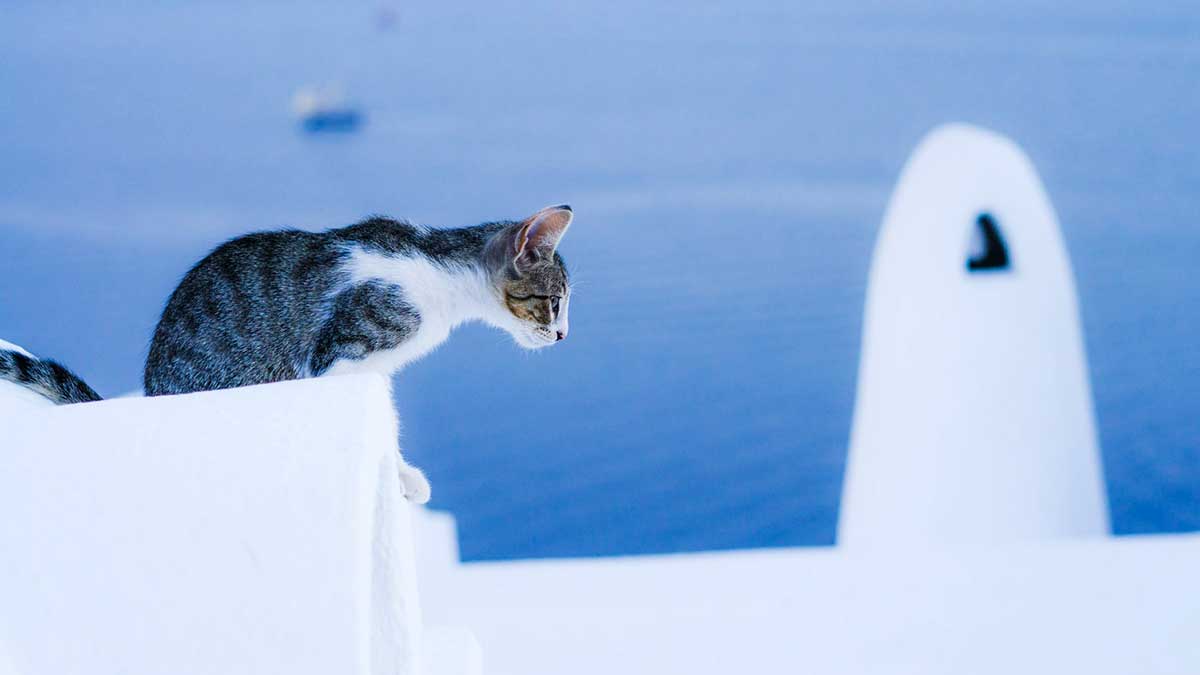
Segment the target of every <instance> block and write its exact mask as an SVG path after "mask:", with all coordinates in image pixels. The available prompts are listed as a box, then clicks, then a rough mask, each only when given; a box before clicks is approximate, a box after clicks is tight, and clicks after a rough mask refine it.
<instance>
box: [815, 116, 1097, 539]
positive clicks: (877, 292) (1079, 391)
mask: <svg viewBox="0 0 1200 675" xmlns="http://www.w3.org/2000/svg"><path fill="white" fill-rule="evenodd" d="M981 212H987V213H990V214H992V215H993V216H994V217H995V220H996V222H997V223H998V225H999V228H1000V230H1001V233H1002V235H1003V237H1004V238H1005V239H1006V241H1007V245H1008V251H1009V254H1010V257H1011V261H1012V267H1011V269H1010V270H1009V271H995V272H980V273H974V274H971V273H968V271H967V268H966V261H967V257H968V252H969V250H970V248H971V239H972V236H973V233H974V231H975V229H976V224H975V221H976V218H977V216H978V215H979V214H980V213H981ZM845 480H846V483H845V493H844V495H843V498H842V507H841V509H842V510H841V516H840V522H839V528H838V543H839V544H840V545H842V546H848V547H849V546H853V547H856V548H857V547H861V546H880V547H887V548H889V549H894V548H899V547H910V546H922V545H927V544H936V543H967V542H988V543H1000V542H1015V541H1020V540H1028V539H1046V538H1059V537H1068V536H1101V535H1104V534H1106V533H1107V532H1108V531H1109V527H1108V517H1107V505H1106V499H1105V494H1104V483H1103V476H1102V473H1101V468H1100V454H1099V447H1098V445H1097V440H1096V429H1095V422H1094V420H1093V412H1092V399H1091V389H1090V385H1089V383H1088V374H1087V363H1086V359H1085V357H1084V347H1083V339H1082V335H1081V332H1080V328H1079V312H1078V303H1077V300H1076V295H1075V284H1074V280H1073V277H1072V273H1071V266H1070V261H1069V260H1068V258H1067V253H1066V249H1065V247H1064V245H1063V240H1062V236H1061V234H1060V232H1059V227H1058V222H1057V219H1056V218H1055V215H1054V211H1053V208H1052V207H1051V205H1050V202H1049V200H1048V199H1047V197H1046V193H1045V191H1044V190H1043V189H1042V185H1041V182H1040V181H1039V180H1038V177H1037V174H1036V172H1035V171H1034V168H1033V166H1032V165H1031V164H1030V162H1029V160H1028V158H1027V157H1026V156H1025V154H1024V153H1023V152H1022V151H1021V150H1020V149H1019V148H1018V147H1017V146H1016V145H1014V144H1013V143H1012V142H1011V141H1009V140H1007V139H1005V138H1003V137H1001V136H999V135H997V134H994V133H991V132H988V131H984V130H982V129H978V128H974V127H969V126H966V125H949V126H945V127H941V128H939V129H936V130H935V131H933V132H932V133H931V134H929V136H928V137H926V139H925V140H924V141H923V142H922V143H921V144H920V146H919V147H918V148H917V150H916V151H915V152H914V153H913V156H912V158H911V159H910V160H909V161H908V163H907V165H906V166H905V168H904V171H903V173H902V174H901V176H900V180H899V184H898V185H897V187H896V190H895V192H894V193H893V196H892V199H891V202H890V204H889V205H888V208H887V213H886V215H885V217H884V221H883V225H882V227H881V229H880V232H879V239H878V242H877V244H876V248H875V253H874V258H873V261H872V266H871V272H870V280H869V285H868V289H867V300H866V310H865V317H864V327H863V343H862V357H861V362H860V366H859V376H858V393H857V402H856V406H855V411H854V422H853V429H852V431H851V438H850V455H849V460H848V465H847V469H846V479H845Z"/></svg>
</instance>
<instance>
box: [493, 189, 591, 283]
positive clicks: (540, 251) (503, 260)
mask: <svg viewBox="0 0 1200 675" xmlns="http://www.w3.org/2000/svg"><path fill="white" fill-rule="evenodd" d="M572 217H574V214H573V213H572V212H571V207H570V206H567V205H566V204H560V205H559V206H547V207H546V208H544V209H542V210H541V211H538V212H537V213H535V214H533V215H532V216H529V217H528V218H526V219H525V220H522V221H521V222H519V223H516V224H514V225H511V226H509V227H508V228H506V229H504V230H503V231H502V232H500V233H498V234H496V235H495V236H494V237H493V238H492V241H490V242H488V247H487V250H488V258H489V260H490V261H491V262H492V263H493V264H494V265H498V266H507V265H510V264H511V265H513V266H515V267H516V268H517V270H518V271H519V270H520V269H521V268H522V267H529V266H531V265H533V264H534V263H536V262H538V261H539V260H543V259H545V258H549V257H551V256H553V255H554V250H555V249H556V248H558V242H559V241H560V240H561V239H562V236H563V235H564V234H566V232H567V228H568V227H570V226H571V219H572Z"/></svg>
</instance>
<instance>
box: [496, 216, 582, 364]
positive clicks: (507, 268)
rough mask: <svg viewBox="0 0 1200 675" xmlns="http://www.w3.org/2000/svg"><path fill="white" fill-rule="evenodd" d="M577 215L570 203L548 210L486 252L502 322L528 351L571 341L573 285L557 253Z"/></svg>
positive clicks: (511, 229) (506, 232) (505, 232)
mask: <svg viewBox="0 0 1200 675" xmlns="http://www.w3.org/2000/svg"><path fill="white" fill-rule="evenodd" d="M573 215H574V214H572V212H571V207H570V206H567V205H566V204H563V205H560V206H548V207H546V208H544V209H542V210H541V211H538V212H537V213H535V214H533V215H532V216H530V217H528V218H526V219H525V220H522V221H520V222H516V223H511V224H509V225H506V226H505V227H504V229H502V230H500V231H499V232H497V233H496V234H494V235H492V237H491V239H490V240H489V241H488V243H487V246H486V247H485V249H484V260H485V263H486V265H487V268H488V271H489V272H490V274H491V282H492V286H493V289H494V291H495V295H496V299H497V301H498V302H500V304H501V307H500V308H498V312H497V315H496V316H497V321H496V323H497V324H499V326H500V327H501V328H503V329H505V330H506V331H508V332H509V334H510V335H512V337H513V340H515V341H516V342H517V344H519V345H521V346H522V347H525V348H526V349H540V348H542V347H548V346H550V345H552V344H554V343H555V342H558V341H559V340H562V339H564V338H566V337H567V330H568V323H567V309H568V307H569V306H570V304H571V285H570V283H569V281H568V279H567V268H566V266H565V265H564V264H563V260H562V257H561V256H560V255H558V253H557V252H556V251H555V249H557V248H558V242H559V241H560V240H562V236H563V235H564V234H566V232H567V228H568V227H570V225H571V218H572V216H573Z"/></svg>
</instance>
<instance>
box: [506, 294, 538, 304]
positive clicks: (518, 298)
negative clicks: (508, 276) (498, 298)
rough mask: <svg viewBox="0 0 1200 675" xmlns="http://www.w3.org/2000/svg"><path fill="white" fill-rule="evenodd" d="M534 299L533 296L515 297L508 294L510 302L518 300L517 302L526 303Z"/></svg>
mask: <svg viewBox="0 0 1200 675" xmlns="http://www.w3.org/2000/svg"><path fill="white" fill-rule="evenodd" d="M532 297H533V296H532V295H513V294H512V293H509V294H508V299H509V300H516V301H517V302H525V301H527V300H529V299H531V298H532Z"/></svg>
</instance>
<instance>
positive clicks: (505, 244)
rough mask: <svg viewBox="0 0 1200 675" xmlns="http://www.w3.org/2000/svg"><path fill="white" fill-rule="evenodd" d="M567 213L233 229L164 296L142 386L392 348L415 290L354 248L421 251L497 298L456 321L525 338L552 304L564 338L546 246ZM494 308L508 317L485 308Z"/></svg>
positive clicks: (407, 323) (291, 373)
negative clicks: (460, 223) (458, 223)
mask: <svg viewBox="0 0 1200 675" xmlns="http://www.w3.org/2000/svg"><path fill="white" fill-rule="evenodd" d="M570 216H571V212H570V208H569V207H551V208H550V209H543V210H542V211H539V212H538V214H535V215H534V216H531V217H530V218H528V219H525V220H522V221H500V222H492V223H485V224H482V225H476V226H472V227H462V228H455V229H431V228H426V227H419V226H415V225H412V224H409V223H406V222H401V221H396V220H390V219H387V218H371V219H369V220H365V221H363V222H360V223H357V224H355V225H350V226H348V227H343V228H338V229H333V230H328V231H325V232H302V231H298V230H281V231H276V232H264V233H258V234H251V235H247V236H243V237H239V238H237V239H234V240H232V241H230V242H227V243H225V244H223V245H222V246H220V247H218V248H217V249H216V250H214V251H213V252H212V253H210V254H209V255H208V256H207V257H205V258H204V259H203V260H201V261H200V262H199V263H198V264H197V265H196V266H195V267H193V268H192V269H191V271H189V272H188V273H187V275H186V276H185V277H184V279H183V281H182V282H181V283H180V284H179V287H178V288H177V289H176V290H175V292H174V293H173V294H172V295H171V297H170V299H169V300H168V302H167V305H166V308H165V310H164V311H163V314H162V318H161V320H160V321H159V323H158V327H157V329H156V330H155V332H154V337H153V340H152V342H151V345H150V352H149V356H148V358H147V361H146V369H145V390H146V394H147V395H149V396H156V395H162V394H180V393H187V392H193V391H202V390H210V389H224V388H229V387H239V386H245V385H252V384H262V383H267V382H277V381H282V380H293V379H298V378H304V377H316V376H320V375H323V374H326V373H328V372H330V371H331V368H333V366H334V365H335V364H338V363H343V364H345V363H353V362H361V361H364V360H365V359H367V358H368V357H369V356H371V355H373V354H378V353H382V352H388V351H389V350H392V351H394V350H397V349H399V348H401V347H403V346H404V345H405V344H406V343H408V342H409V341H410V340H412V339H413V338H414V336H415V335H416V334H417V333H418V332H419V331H421V330H422V329H423V328H425V326H424V325H423V317H422V311H421V308H420V307H418V306H417V302H416V296H415V295H414V293H415V292H416V291H415V290H414V289H412V288H406V287H405V285H404V282H403V280H397V279H392V278H369V279H360V278H357V277H356V276H355V269H354V264H353V263H354V261H355V255H359V256H363V255H365V256H368V257H371V259H372V260H376V261H382V262H381V263H380V264H381V265H383V266H384V267H386V266H387V265H388V264H389V263H396V264H403V263H404V262H405V261H426V262H428V263H429V264H430V266H431V267H432V268H434V269H436V270H440V272H439V273H444V274H445V275H448V276H451V275H459V276H462V275H468V276H470V275H473V276H470V278H472V279H473V278H476V277H478V278H479V279H483V280H485V281H484V283H485V284H487V285H489V293H490V295H491V296H494V304H495V305H496V308H482V309H479V310H478V311H476V312H475V314H478V316H476V315H472V316H464V317H461V320H469V319H483V320H485V321H489V323H494V324H496V325H501V327H502V328H505V329H507V330H509V331H510V332H513V333H514V338H518V337H519V339H518V342H520V343H521V344H523V345H524V346H527V347H530V348H534V347H540V346H545V345H544V344H543V342H544V341H546V340H547V337H546V336H547V335H550V334H553V331H554V330H556V329H557V328H556V326H557V325H558V323H560V322H559V318H560V315H561V319H562V321H561V324H562V329H561V330H558V339H561V338H562V337H565V325H566V324H565V306H564V307H563V311H562V312H560V311H559V303H560V301H563V300H564V299H565V296H566V295H567V294H568V292H569V287H568V285H567V275H566V269H565V266H564V265H563V262H562V258H561V257H560V256H558V254H557V253H556V252H555V248H556V246H557V243H558V239H559V238H560V237H561V235H562V233H563V232H565V230H566V226H567V224H569V222H570ZM539 223H540V224H539ZM539 232H540V233H541V234H540V236H541V237H542V240H539V239H538V236H539ZM521 249H523V250H521ZM385 276H386V275H385ZM484 295H487V294H484ZM514 298H515V299H514ZM436 300H437V299H436V298H435V299H434V300H433V302H434V303H435V309H436ZM424 301H425V302H426V303H429V302H430V300H429V299H427V298H426V299H424ZM446 301H447V303H449V302H450V299H449V298H447V300H446ZM428 309H429V308H428V307H427V308H426V311H428ZM494 312H504V313H506V314H508V315H509V316H507V317H499V318H497V319H496V320H491V319H489V317H490V316H496V315H495V314H494ZM510 324H511V325H510ZM518 332H519V333H521V335H520V336H518V335H517V333H518ZM526 333H528V334H529V335H531V336H533V337H529V336H527V335H526ZM443 339H444V337H443ZM438 341H440V340H438ZM553 341H554V340H553V339H549V340H548V342H550V343H552V342H553ZM399 361H403V359H399ZM385 374H390V373H385Z"/></svg>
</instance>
